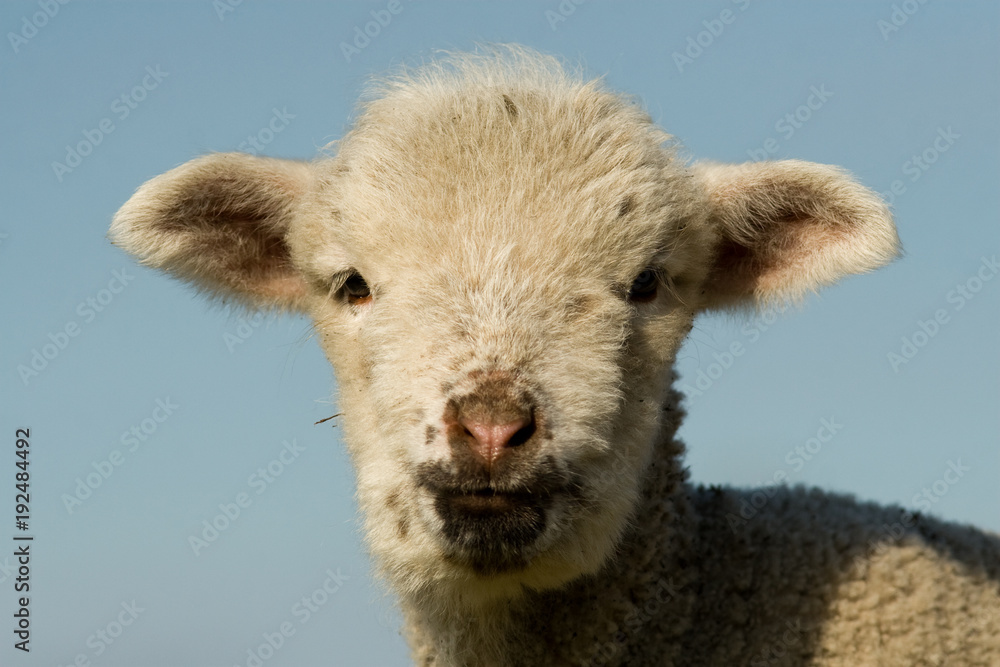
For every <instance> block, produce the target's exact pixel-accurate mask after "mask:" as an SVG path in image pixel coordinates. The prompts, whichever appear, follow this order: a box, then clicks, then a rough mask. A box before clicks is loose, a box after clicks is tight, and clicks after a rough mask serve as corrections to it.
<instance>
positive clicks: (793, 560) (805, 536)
mask: <svg viewBox="0 0 1000 667" xmlns="http://www.w3.org/2000/svg"><path fill="white" fill-rule="evenodd" d="M677 398H679V397H677ZM668 408H669V411H670V412H672V413H673V414H675V415H678V416H679V415H680V414H681V412H680V411H679V410H677V407H676V405H671V406H668ZM664 435H665V439H664V440H663V441H662V442H661V444H660V445H659V446H658V448H657V454H656V459H655V461H654V463H653V465H652V466H651V467H650V470H649V472H648V474H647V477H646V479H645V484H644V487H643V500H642V501H641V503H640V505H639V508H638V510H637V513H636V519H635V521H634V523H633V526H632V528H631V529H630V530H629V532H628V533H627V535H626V536H625V538H624V540H623V541H622V544H621V547H620V551H619V553H618V555H617V556H616V557H615V558H613V559H612V560H611V561H610V562H609V563H608V564H607V565H606V566H605V568H604V569H603V570H602V571H601V572H600V573H599V574H597V575H594V576H588V577H584V578H581V579H579V580H577V581H575V582H573V583H572V584H570V585H569V586H567V587H565V588H562V589H559V590H556V591H546V592H541V593H528V594H526V595H525V596H524V597H523V598H521V599H520V600H519V601H518V602H517V603H515V604H513V605H509V606H508V605H506V604H504V605H499V606H497V607H494V608H490V609H488V610H483V611H482V613H480V614H473V615H470V614H469V613H468V611H467V610H465V609H459V608H454V607H451V608H449V607H447V606H445V605H440V606H432V605H434V603H441V601H435V600H423V602H424V603H427V604H428V607H430V608H427V607H425V608H423V609H422V610H421V611H416V610H414V613H412V614H411V615H410V616H409V623H408V628H407V629H408V632H409V637H410V640H411V643H412V645H413V646H414V653H415V658H416V659H417V660H416V662H417V664H418V665H425V664H426V665H439V664H464V665H501V664H502V665H517V666H522V665H523V666H528V665H594V666H597V665H608V666H611V665H621V666H623V667H624V666H628V667H646V666H649V667H661V666H667V665H676V666H678V667H680V666H684V667H719V666H726V667H730V666H732V667H736V666H739V665H746V666H748V667H803V666H806V665H810V666H815V667H924V666H927V667H930V666H932V665H956V666H959V665H960V666H962V667H971V666H973V665H975V666H981V667H996V665H998V664H1000V663H998V657H997V656H1000V586H998V582H1000V558H998V553H1000V538H998V537H996V536H991V535H987V534H984V533H982V532H979V531H976V530H975V529H972V528H970V527H966V526H957V525H954V524H949V523H945V522H941V521H938V520H935V519H932V518H928V517H926V516H920V515H914V514H911V513H909V512H907V511H906V510H903V509H901V508H898V507H895V508H893V507H883V506H880V505H875V504H871V503H861V502H858V501H857V500H855V499H854V498H852V497H849V496H843V495H833V494H828V493H825V492H822V491H820V490H818V489H805V488H802V487H797V488H789V487H776V488H772V489H767V490H766V492H765V491H764V490H755V489H749V490H737V489H732V488H726V487H708V488H706V487H695V486H693V485H691V484H690V483H688V481H687V471H686V470H684V469H683V468H682V466H681V465H680V463H681V457H682V455H683V450H684V448H683V445H682V444H680V443H679V442H678V441H676V440H674V439H673V432H672V430H670V431H668V432H666V433H665V434H664ZM762 498H766V499H767V500H766V502H765V501H763V500H762ZM747 508H752V512H753V514H752V516H751V517H750V518H749V519H744V518H743V517H744V516H749V515H750V514H751V512H748V510H747ZM442 609H450V610H449V612H445V613H443V614H441V610H442ZM439 614H440V615H439ZM432 618H433V619H435V620H437V622H438V623H440V627H438V628H436V629H435V630H431V631H424V630H423V628H422V624H423V623H427V622H428V621H429V620H430V619H432ZM442 649H444V650H445V651H446V652H449V653H450V652H451V651H454V654H453V655H448V656H447V657H444V658H442V655H441V650H442ZM490 649H492V651H491V650H490Z"/></svg>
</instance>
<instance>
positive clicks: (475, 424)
mask: <svg viewBox="0 0 1000 667" xmlns="http://www.w3.org/2000/svg"><path fill="white" fill-rule="evenodd" d="M459 423H460V424H461V425H462V426H464V427H465V430H466V431H467V432H468V433H469V435H471V436H472V442H470V443H469V446H470V447H471V448H472V451H474V452H476V453H477V454H479V456H481V457H482V458H483V460H485V461H486V463H487V464H492V463H493V462H494V461H496V460H497V459H498V458H500V456H501V455H502V454H503V453H504V452H505V451H506V450H507V449H509V448H511V447H516V446H517V445H520V444H522V443H523V442H524V441H525V440H527V439H528V438H529V437H530V436H531V432H532V430H533V429H534V425H533V422H532V420H531V419H530V418H528V419H517V420H515V421H512V422H508V423H506V424H493V423H490V422H483V421H476V420H474V419H467V418H461V419H459Z"/></svg>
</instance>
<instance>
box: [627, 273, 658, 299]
mask: <svg viewBox="0 0 1000 667" xmlns="http://www.w3.org/2000/svg"><path fill="white" fill-rule="evenodd" d="M658 283H659V280H658V278H657V276H656V271H654V270H653V269H645V270H644V271H642V273H640V274H639V275H637V276H636V277H635V280H634V281H632V287H631V288H629V291H628V299H629V301H632V302H634V303H646V302H647V301H652V300H653V299H655V298H656V287H657V284H658Z"/></svg>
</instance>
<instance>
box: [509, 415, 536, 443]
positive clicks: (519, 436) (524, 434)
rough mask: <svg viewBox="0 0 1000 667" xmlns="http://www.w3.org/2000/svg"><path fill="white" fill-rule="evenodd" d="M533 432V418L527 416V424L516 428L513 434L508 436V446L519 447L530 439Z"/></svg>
mask: <svg viewBox="0 0 1000 667" xmlns="http://www.w3.org/2000/svg"><path fill="white" fill-rule="evenodd" d="M534 434H535V420H534V419H533V418H529V421H528V423H527V424H525V425H524V426H522V427H521V428H520V429H518V430H517V431H516V432H515V433H514V435H512V436H510V440H508V441H507V446H508V447H519V446H520V445H523V444H524V443H526V442H528V440H530V439H531V436H533V435H534Z"/></svg>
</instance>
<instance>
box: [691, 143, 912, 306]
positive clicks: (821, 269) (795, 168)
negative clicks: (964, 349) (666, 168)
mask: <svg viewBox="0 0 1000 667" xmlns="http://www.w3.org/2000/svg"><path fill="white" fill-rule="evenodd" d="M692 169H693V170H694V172H695V177H696V178H698V179H699V180H700V181H701V182H702V184H703V186H704V187H705V189H706V191H707V193H708V200H709V205H710V207H711V213H710V215H711V218H712V224H714V225H717V227H718V230H719V234H720V242H719V246H718V248H717V252H716V255H715V260H714V264H713V266H712V268H711V271H710V273H709V277H708V281H707V283H706V286H705V290H706V293H705V295H704V297H705V298H704V301H703V304H704V306H705V307H706V308H722V309H725V308H739V307H742V306H748V305H751V306H752V305H758V306H760V305H766V304H768V303H771V302H775V301H789V300H791V301H794V300H798V299H800V298H801V297H802V296H803V295H804V294H805V293H806V292H809V291H814V290H816V289H818V288H820V287H822V286H825V285H829V284H830V283H833V282H835V281H836V280H838V279H839V278H841V277H843V276H846V275H849V274H852V273H863V272H866V271H871V270H872V269H876V268H878V267H880V266H882V265H883V264H886V263H887V262H889V261H891V260H892V259H893V258H894V257H896V256H897V254H898V253H899V250H900V248H899V238H898V237H897V236H896V227H895V225H894V224H893V222H892V215H891V214H890V213H889V209H888V208H887V207H886V205H885V203H884V202H883V201H882V200H881V198H879V196H878V195H877V194H875V193H874V192H872V191H871V190H869V189H867V188H865V187H863V186H861V185H859V184H858V183H857V182H856V181H855V180H854V179H853V178H851V177H850V175H848V174H847V173H846V172H844V171H843V170H842V169H839V168H837V167H831V166H827V165H821V164H814V163H811V162H801V161H798V160H786V161H782V162H748V163H745V164H732V165H728V164H711V163H698V164H695V165H693V167H692Z"/></svg>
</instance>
